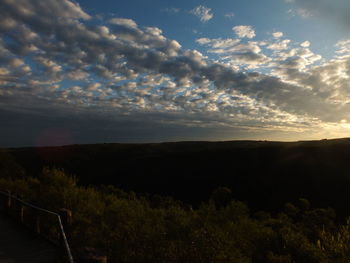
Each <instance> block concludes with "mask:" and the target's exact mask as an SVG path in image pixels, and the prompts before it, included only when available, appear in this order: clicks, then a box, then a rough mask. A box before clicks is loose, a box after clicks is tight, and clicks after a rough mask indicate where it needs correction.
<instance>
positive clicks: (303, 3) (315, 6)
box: [290, 0, 350, 29]
mask: <svg viewBox="0 0 350 263" xmlns="http://www.w3.org/2000/svg"><path fill="white" fill-rule="evenodd" d="M290 4H292V5H294V6H295V10H296V11H294V12H296V13H297V14H298V15H300V16H302V17H310V16H317V17H320V18H322V19H324V18H326V19H329V20H332V21H335V22H337V23H340V24H341V25H342V26H344V28H345V29H347V28H348V27H349V25H350V18H349V15H348V14H349V10H350V2H349V1H347V0H333V1H326V0H294V1H290Z"/></svg>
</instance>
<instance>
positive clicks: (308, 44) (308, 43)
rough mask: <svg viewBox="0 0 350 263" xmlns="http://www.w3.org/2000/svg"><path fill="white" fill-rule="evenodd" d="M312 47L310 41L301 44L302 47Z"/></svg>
mask: <svg viewBox="0 0 350 263" xmlns="http://www.w3.org/2000/svg"><path fill="white" fill-rule="evenodd" d="M310 45H311V43H310V41H304V42H303V43H301V44H300V46H302V47H309V46H310Z"/></svg>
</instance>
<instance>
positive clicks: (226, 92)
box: [0, 0, 350, 147]
mask: <svg viewBox="0 0 350 263" xmlns="http://www.w3.org/2000/svg"><path fill="white" fill-rule="evenodd" d="M349 11H350V2H349V1H348V0H333V1H330V0H266V1H261V0H235V1H232V0H218V1H209V0H207V1H204V0H203V1H202V0H187V1H183V0H179V1H170V0H150V1H144V0H128V1H114V0H100V1H94V0H77V1H71V0H45V1H37V0H1V1H0V147H22V146H43V145H66V144H81V143H84V144H86V143H110V142H129V143H139V142H162V141H188V140H215V141H222V140H278V141H293V140H315V139H316V140H317V139H324V138H337V137H349V134H350V115H349V114H350V84H349V77H350V30H349V28H350V27H349V26H350V17H349V16H348V14H349Z"/></svg>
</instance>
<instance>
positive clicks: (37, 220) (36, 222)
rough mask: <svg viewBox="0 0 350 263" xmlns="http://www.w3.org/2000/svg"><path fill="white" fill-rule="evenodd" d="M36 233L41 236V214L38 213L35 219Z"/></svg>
mask: <svg viewBox="0 0 350 263" xmlns="http://www.w3.org/2000/svg"><path fill="white" fill-rule="evenodd" d="M35 231H36V233H37V234H38V235H40V212H39V211H37V213H36V218H35Z"/></svg>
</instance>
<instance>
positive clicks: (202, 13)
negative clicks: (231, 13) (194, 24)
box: [190, 5, 214, 22]
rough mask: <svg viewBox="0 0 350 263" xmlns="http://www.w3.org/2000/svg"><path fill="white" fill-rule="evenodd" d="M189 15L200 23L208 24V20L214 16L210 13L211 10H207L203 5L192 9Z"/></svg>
mask: <svg viewBox="0 0 350 263" xmlns="http://www.w3.org/2000/svg"><path fill="white" fill-rule="evenodd" d="M190 13H191V14H193V15H195V16H197V17H198V18H199V19H200V21H201V22H208V21H209V20H210V19H212V18H213V17H214V15H213V14H212V13H211V8H208V7H206V6H203V5H199V6H197V7H195V8H193V9H192V10H191V11H190Z"/></svg>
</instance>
